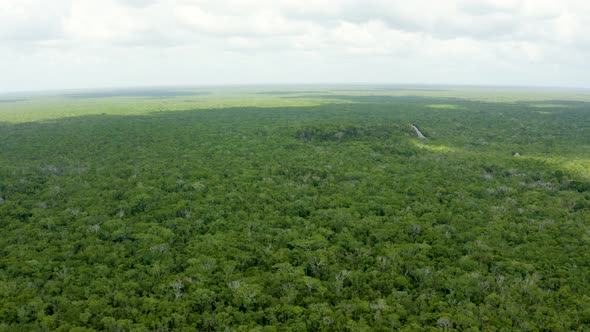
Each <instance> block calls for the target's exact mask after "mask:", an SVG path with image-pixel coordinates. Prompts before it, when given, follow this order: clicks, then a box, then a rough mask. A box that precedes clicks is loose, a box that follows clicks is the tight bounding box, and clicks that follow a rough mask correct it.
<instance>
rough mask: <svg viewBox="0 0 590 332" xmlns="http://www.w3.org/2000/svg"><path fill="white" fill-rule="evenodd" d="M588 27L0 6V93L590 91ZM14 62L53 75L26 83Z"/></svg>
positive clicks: (459, 10) (118, 3)
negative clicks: (409, 86)
mask: <svg viewBox="0 0 590 332" xmlns="http://www.w3.org/2000/svg"><path fill="white" fill-rule="evenodd" d="M588 22H590V2H587V1H582V0H564V1H561V2H559V1H549V0H478V1H476V0H445V1H435V0H414V1H392V0H100V1H99V0H53V1H45V0H0V60H1V62H0V71H2V72H3V76H4V77H9V79H7V80H3V81H2V82H0V91H2V90H22V89H39V88H46V87H84V86H96V85H105V84H106V85H134V84H142V85H145V84H148V85H149V84H152V85H160V84H179V83H183V84H189V83H195V84H207V83H209V82H212V83H213V82H214V83H223V82H224V81H223V79H226V80H227V82H226V83H240V82H243V83H246V82H250V83H264V82H286V83H293V82H302V83H303V82H309V83H314V82H319V81H322V82H346V81H354V82H368V81H375V82H404V81H405V82H411V83H420V82H423V83H478V84H486V83H489V84H515V83H519V84H534V85H584V86H589V87H590V78H589V79H587V78H585V77H590V75H588V74H590V73H589V69H590V68H589V65H587V64H586V62H587V61H586V59H587V58H588V57H589V56H590V26H589V25H588ZM15 64H18V65H19V66H23V67H28V68H36V69H37V72H46V73H47V74H48V75H47V76H46V77H44V78H41V79H40V78H37V79H35V80H30V79H29V80H27V77H25V76H24V75H26V71H25V72H23V71H22V70H17V69H15V68H17V67H15V66H14V65H15ZM85 65H87V66H90V67H91V68H85ZM154 68H155V69H154ZM394 68H395V70H394ZM556 68H559V70H561V73H562V74H559V73H560V71H558V70H556ZM296 69H297V70H296ZM229 71H233V73H234V74H233V75H230V74H229ZM216 72H218V73H223V74H216ZM544 73H546V74H544ZM584 74H585V75H584ZM64 75H66V77H62V76H64ZM191 75H192V76H191ZM58 76H59V77H60V80H59V83H55V82H57V80H56V79H55V77H58ZM544 78H546V79H547V80H546V81H545V80H544ZM549 78H550V79H549ZM220 80H221V81H220ZM15 82H20V83H18V84H17V83H15Z"/></svg>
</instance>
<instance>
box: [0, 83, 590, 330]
mask: <svg viewBox="0 0 590 332" xmlns="http://www.w3.org/2000/svg"><path fill="white" fill-rule="evenodd" d="M307 90H309V89H307ZM319 92H321V93H316V92H314V91H307V92H306V91H302V92H299V94H300V95H301V96H303V97H306V96H307V97H309V98H312V97H314V96H315V97H317V95H318V94H325V93H326V91H324V90H321V91H319ZM340 94H341V93H340ZM337 95H338V94H336V93H334V96H332V97H333V98H335V99H338V98H342V99H340V100H339V101H338V102H336V103H332V102H323V103H321V104H315V105H307V106H303V105H299V106H297V107H295V104H293V102H290V103H291V104H289V105H290V106H289V107H286V106H283V107H280V106H279V107H246V106H244V107H233V108H224V107H221V108H216V109H199V110H192V111H182V112H173V111H168V112H158V113H151V114H145V115H106V114H105V115H87V116H79V117H70V118H63V119H59V120H52V121H45V122H28V123H20V124H10V123H3V124H0V161H1V165H0V227H1V230H2V233H3V236H2V237H1V238H0V248H2V256H0V322H1V323H0V330H7V331H14V330H23V331H25V330H27V331H28V330H63V331H66V330H73V331H89V330H110V331H151V330H159V331H168V330H184V331H193V330H198V331H202V330H205V331H207V330H209V331H213V330H223V329H229V330H234V331H247V330H248V331H249V330H253V331H367V330H376V331H385V330H402V331H404V330H405V331H414V330H421V329H422V330H437V329H441V330H452V329H457V330H465V331H477V330H496V329H497V330H530V331H536V330H556V331H559V330H564V331H565V330H587V329H589V328H590V310H589V309H588V308H590V297H589V296H588V294H590V289H589V287H590V286H589V283H588V282H587V276H588V275H590V259H589V257H587V256H588V253H587V250H586V248H587V247H588V245H589V241H590V237H589V235H588V234H590V225H589V221H590V220H589V219H588V215H589V208H590V178H589V177H588V173H586V171H587V170H586V169H584V168H583V167H578V166H580V165H587V163H588V161H589V160H590V150H589V145H588V142H590V137H589V135H590V134H589V133H588V130H587V128H588V127H589V122H590V116H589V111H590V106H589V104H586V103H567V104H560V103H559V102H558V101H551V103H550V104H551V105H552V106H551V107H550V108H543V109H542V110H543V112H542V113H540V112H539V108H538V107H536V106H534V105H529V104H528V103H512V102H511V103H500V102H494V103H488V102H482V101H474V100H463V99H449V98H425V97H395V96H387V97H379V96H377V97H371V96H367V95H364V96H362V97H358V98H355V97H354V96H351V95H346V96H345V97H337ZM272 96H273V97H272V98H276V99H273V100H274V101H273V103H274V102H277V100H283V99H285V100H297V99H295V98H286V97H290V96H292V94H287V95H284V94H280V93H279V94H277V92H273V94H272ZM189 97H190V96H189ZM307 97H306V98H307ZM117 98H120V97H116V98H112V99H111V98H107V97H104V98H101V99H105V100H104V102H103V103H104V104H101V105H114V104H115V103H116V101H117V100H118V99H117ZM182 98H187V96H182ZM198 98H206V96H199V97H198ZM255 98H260V99H264V98H266V97H264V95H260V94H256V95H255ZM330 100H332V99H330ZM83 101H84V100H82V101H81V102H83ZM93 102H94V103H98V101H96V100H93ZM151 102H152V101H150V100H147V101H146V103H147V104H149V103H151ZM236 103H237V101H236ZM7 104H8V103H7ZM246 104H248V102H246ZM432 105H451V106H452V105H456V107H451V106H445V107H432ZM3 107H9V106H7V105H4V106H3ZM52 107H54V106H52ZM412 123H416V124H418V125H419V126H420V128H421V130H423V131H424V132H425V134H426V136H428V139H427V140H425V141H419V140H417V139H416V138H415V136H414V135H415V134H414V132H413V130H412V129H411V127H410V124H412ZM513 152H519V154H520V155H521V156H520V157H513V156H512V153H513ZM571 163H573V164H571Z"/></svg>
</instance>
